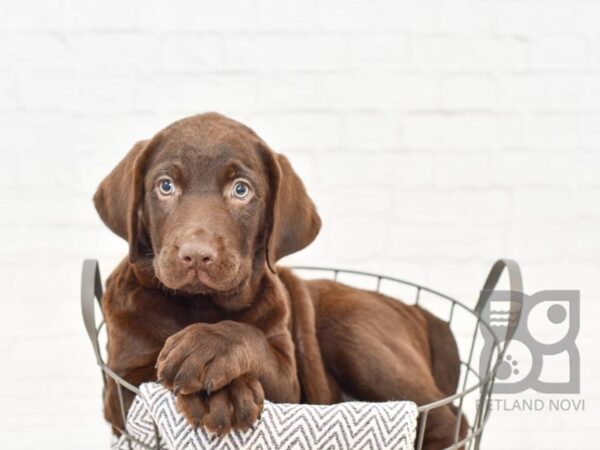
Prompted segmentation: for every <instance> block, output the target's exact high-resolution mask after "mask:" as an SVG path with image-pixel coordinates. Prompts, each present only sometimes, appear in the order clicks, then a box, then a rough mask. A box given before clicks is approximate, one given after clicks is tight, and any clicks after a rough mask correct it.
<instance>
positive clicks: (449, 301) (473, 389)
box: [81, 259, 523, 450]
mask: <svg viewBox="0 0 600 450" xmlns="http://www.w3.org/2000/svg"><path fill="white" fill-rule="evenodd" d="M294 269H295V270H297V271H299V272H304V273H309V274H310V273H312V274H318V275H319V278H324V276H323V275H326V276H328V277H329V278H331V279H333V280H336V281H340V278H341V277H342V276H343V277H345V278H349V277H348V276H350V277H352V276H355V277H361V278H362V279H363V284H364V281H366V280H369V281H370V282H371V284H372V286H371V287H370V288H371V290H375V291H377V292H382V293H387V292H386V291H385V290H384V289H383V288H384V285H386V284H387V285H396V287H397V286H402V287H404V288H409V289H410V290H413V291H414V304H416V305H419V304H422V303H423V296H424V295H425V294H427V295H429V296H431V297H433V298H434V299H435V301H436V303H435V304H430V305H431V306H430V307H429V308H428V309H430V310H431V312H433V313H434V314H436V315H438V317H439V314H437V312H438V311H439V310H440V309H442V308H440V306H441V305H440V303H438V302H445V304H446V305H449V307H448V308H447V309H448V318H447V320H446V321H447V323H448V324H449V325H450V326H451V327H453V325H454V324H455V323H456V321H457V320H456V319H455V317H456V315H457V313H458V311H462V312H463V313H465V314H466V315H467V316H470V317H471V319H473V320H474V322H475V326H474V327H473V329H472V337H471V338H470V345H467V346H466V347H468V348H469V350H468V356H466V358H465V357H464V355H463V352H464V351H465V350H464V349H463V348H462V347H464V346H461V345H460V342H459V351H460V353H461V361H460V364H461V382H460V384H459V386H460V388H459V390H458V392H457V393H456V394H454V395H452V396H449V397H446V398H443V399H441V400H438V401H435V402H432V403H428V404H425V405H419V406H418V412H419V420H418V432H417V438H416V442H415V449H416V450H421V448H422V445H423V439H424V436H425V426H426V423H427V418H428V415H429V413H430V412H431V411H432V410H433V409H435V408H440V407H443V406H445V405H450V404H452V405H454V407H455V409H456V411H457V415H456V417H457V419H456V423H455V432H454V443H453V444H452V445H451V446H449V447H447V448H446V449H445V450H452V449H459V448H468V449H479V448H480V444H481V438H482V435H483V430H484V427H485V425H486V424H487V422H488V420H489V416H490V412H491V408H490V404H491V398H492V389H493V386H494V380H495V377H496V370H497V368H498V365H499V364H500V363H501V362H502V360H503V358H504V354H505V351H506V348H507V346H508V344H509V343H510V340H511V339H512V337H513V335H514V332H515V330H516V327H517V325H518V323H519V320H520V314H521V302H522V291H523V287H522V278H521V271H520V269H519V266H518V264H517V263H516V262H514V261H512V260H504V259H501V260H498V261H496V263H495V264H494V265H493V266H492V268H491V270H490V272H489V275H488V277H487V279H486V281H485V283H484V286H483V289H482V290H481V293H480V296H479V299H478V301H477V304H476V306H475V308H473V309H471V308H469V307H468V306H466V305H465V304H464V303H462V302H460V301H458V300H456V299H454V298H452V297H450V296H448V295H445V294H443V293H441V292H439V291H436V290H434V289H430V288H428V287H425V286H422V285H419V284H417V283H412V282H409V281H405V280H402V279H399V278H394V277H389V276H384V275H378V274H374V273H369V272H362V271H357V270H345V269H336V268H327V267H307V266H299V267H294ZM504 269H506V271H507V273H508V278H509V284H510V318H511V320H510V322H509V324H508V326H507V327H506V333H505V335H504V336H498V334H497V329H494V328H492V326H491V325H490V323H489V322H488V321H487V320H485V319H484V318H483V317H482V312H483V310H484V307H485V306H486V304H487V302H488V301H489V300H490V298H491V296H492V293H493V292H494V289H495V287H496V284H497V283H498V280H499V279H500V276H501V274H502V272H503V270H504ZM343 281H344V282H345V283H346V284H352V283H351V282H349V279H344V280H343ZM367 284H368V283H367ZM360 287H365V286H364V285H363V286H360ZM102 295H103V289H102V280H101V277H100V271H99V268H98V261H97V260H92V259H88V260H85V261H84V263H83V271H82V284H81V303H82V313H83V319H84V323H85V326H86V329H87V332H88V335H89V337H90V340H91V342H92V346H93V348H94V353H95V355H96V361H97V363H98V365H99V366H100V368H101V370H102V375H103V381H104V385H105V386H106V382H107V378H110V379H112V380H113V381H114V382H115V383H116V386H117V392H118V397H119V402H120V408H121V414H122V419H123V423H124V424H126V423H127V420H126V419H127V417H126V410H125V409H126V408H125V406H124V402H123V389H126V390H128V391H130V392H131V393H133V394H136V395H137V394H138V393H139V390H138V388H137V387H136V386H134V385H132V384H131V383H129V382H127V381H126V380H124V379H123V378H121V377H120V376H119V375H118V374H116V373H115V372H114V371H112V370H111V369H110V367H108V366H107V365H106V363H105V361H104V358H103V356H102V353H101V349H100V343H99V336H100V334H101V332H102V330H103V328H104V326H105V322H104V320H103V319H101V320H100V322H99V323H97V322H96V317H95V305H94V299H96V300H97V301H98V306H99V308H100V311H102ZM480 328H485V329H486V330H487V332H488V333H489V334H488V335H489V336H491V338H492V339H493V345H492V346H491V347H490V348H489V349H487V350H486V349H485V348H484V349H483V352H482V355H481V358H483V363H482V361H481V358H480V364H479V367H477V365H476V363H475V361H474V357H475V353H476V352H475V349H476V347H477V345H476V344H477V343H478V338H479V337H480V336H481V334H482V333H481V331H480ZM482 367H484V368H485V369H484V370H482V369H481V368H482ZM471 379H474V381H473V382H471V383H469V381H470V380H471ZM473 396H475V399H476V402H475V404H474V405H471V408H470V409H473V406H474V414H472V416H473V417H472V418H471V419H470V420H469V426H468V429H469V431H468V433H467V436H466V437H464V438H462V439H460V437H459V430H460V425H461V423H460V422H461V420H462V413H463V412H465V413H466V412H467V411H466V410H467V409H469V408H467V401H466V399H467V398H469V397H471V398H472V397H473ZM119 431H120V432H121V434H122V435H123V436H125V437H126V439H127V442H128V444H129V448H132V447H131V446H132V445H133V444H135V445H136V446H137V447H138V448H143V449H150V450H152V449H157V450H161V449H162V448H163V447H162V446H161V439H160V436H159V432H158V427H157V426H156V424H154V433H155V441H154V442H155V443H156V446H154V447H150V446H148V445H147V444H145V443H143V442H140V441H138V440H137V439H135V438H134V437H133V436H131V435H130V434H129V433H128V432H127V430H119Z"/></svg>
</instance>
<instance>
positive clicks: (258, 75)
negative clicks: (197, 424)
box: [0, 0, 600, 450]
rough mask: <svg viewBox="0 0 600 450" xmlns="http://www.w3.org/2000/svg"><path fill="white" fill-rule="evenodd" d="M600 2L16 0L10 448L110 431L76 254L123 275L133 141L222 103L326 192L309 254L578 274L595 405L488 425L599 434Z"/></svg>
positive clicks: (444, 285)
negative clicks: (116, 180) (100, 194)
mask: <svg viewBox="0 0 600 450" xmlns="http://www.w3.org/2000/svg"><path fill="white" fill-rule="evenodd" d="M599 22H600V1H597V0H549V1H541V0H522V1H521V0H489V1H484V0H459V1H455V0H413V1H406V0H381V1H377V2H366V1H358V0H353V1H350V2H348V1H346V0H323V1H316V0H307V1H293V0H284V1H279V0H248V1H241V2H236V1H230V0H227V1H218V2H216V1H212V2H208V1H203V0H202V1H199V0H193V1H192V0H177V1H164V0H148V1H141V0H121V1H113V0H111V1H109V2H92V1H87V0H83V1H82V0H43V1H42V0H37V1H36V0H22V1H9V0H5V1H2V2H0V130H1V131H2V145H1V146H0V167H2V177H1V178H0V187H1V189H0V210H1V211H2V213H1V214H0V242H1V243H2V245H1V251H0V282H1V285H2V287H3V295H2V301H1V302H0V360H1V361H2V370H1V371H0V405H1V406H0V436H2V442H3V447H6V448H15V449H25V450H28V449H34V448H40V447H45V448H59V447H60V448H61V449H62V448H72V449H81V448H86V449H95V448H97V449H100V448H107V446H108V442H109V430H108V427H107V426H106V425H105V424H104V422H103V419H102V416H101V401H100V393H101V382H100V376H99V373H98V370H96V367H95V363H94V358H93V356H92V352H91V347H90V346H89V344H88V342H87V340H86V339H87V338H86V336H85V334H84V330H83V325H82V323H81V319H80V312H79V304H78V295H79V270H80V264H81V260H82V259H83V258H85V257H96V258H99V259H100V260H101V265H102V269H103V272H104V276H106V275H108V273H109V271H110V270H112V268H113V267H114V266H115V264H116V263H117V262H118V261H119V260H120V258H121V257H123V256H124V255H125V252H126V245H125V243H124V242H122V241H120V240H119V239H118V238H117V237H115V236H114V235H112V234H111V233H110V231H109V230H108V229H107V228H105V227H104V226H103V225H102V224H101V222H100V220H99V219H98V217H97V215H96V213H95V211H94V209H93V206H92V203H91V196H92V194H93V192H94V189H95V187H96V186H97V184H98V182H99V181H100V179H101V178H102V177H103V176H104V175H105V174H107V173H108V171H109V170H110V169H111V168H112V167H113V166H114V165H115V164H116V162H117V161H118V160H119V159H120V158H121V157H122V156H123V155H124V154H125V152H126V151H127V150H128V149H129V148H130V147H131V146H132V145H133V143H134V142H135V141H137V140H139V139H142V138H147V137H149V136H151V135H152V133H154V132H155V131H157V130H158V129H160V128H161V127H163V126H165V125H167V124H168V123H170V122H171V121H173V120H175V119H178V118H181V117H182V116H185V115H189V114H193V113H197V112H203V111H208V110H216V111H220V112H222V113H225V114H228V115H231V116H233V117H235V118H237V119H239V120H241V121H243V122H245V123H247V124H248V125H250V126H251V127H253V128H254V129H255V130H256V131H257V132H258V133H259V134H260V135H261V136H263V137H264V138H265V139H266V140H267V142H269V143H270V145H271V146H272V147H273V148H274V149H276V150H277V151H280V152H283V153H286V154H288V155H289V157H290V159H291V161H292V163H293V164H294V165H295V166H296V168H297V170H298V172H299V173H300V175H301V176H302V177H303V179H304V180H305V181H306V184H307V186H308V189H309V191H310V193H311V194H312V196H313V197H314V199H315V201H316V202H317V204H318V206H319V210H320V213H321V215H322V218H323V222H324V227H323V231H322V234H321V235H320V237H319V238H318V239H317V241H316V242H315V243H314V244H313V245H312V246H311V247H310V248H309V249H307V250H306V251H304V252H302V253H301V254H298V255H295V256H293V257H290V258H289V262H290V263H303V264H323V265H335V266H340V267H351V268H358V269H366V270H372V271H379V272H382V273H386V274H391V275H397V276H399V277H401V278H406V279H412V280H414V281H416V282H421V283H424V284H427V285H431V286H432V287H434V288H437V289H439V290H441V291H445V292H448V293H449V294H453V295H456V296H458V297H460V298H462V299H464V300H465V301H466V302H467V303H469V304H473V303H474V302H475V298H476V295H477V291H478V289H479V288H480V287H481V284H482V282H483V279H484V277H485V275H486V273H487V270H488V267H489V266H490V265H491V263H492V262H493V261H494V260H495V259H496V258H499V257H510V258H514V259H516V260H518V261H519V262H520V263H521V264H522V267H523V272H524V279H525V288H526V291H527V292H530V293H532V292H536V291H538V290H542V289H550V288H571V289H581V291H582V311H583V317H582V326H581V332H580V336H579V339H578V343H579V348H580V352H581V361H582V363H581V364H582V374H583V375H582V396H583V397H584V398H585V400H586V412H584V413H575V412H571V413H564V412H562V413H547V412H538V413H530V414H529V415H528V416H524V415H523V414H520V413H508V412H498V413H495V414H494V415H492V419H491V421H490V423H489V431H488V435H487V436H486V437H485V439H484V445H485V447H486V448H492V449H494V448H498V449H504V448H506V449H521V448H522V449H529V448H556V447H557V446H566V447H571V448H572V447H578V448H581V449H583V448H590V449H591V448H595V447H596V446H597V444H596V442H594V440H593V439H585V436H586V435H589V434H590V433H591V431H592V430H595V428H596V427H597V418H596V419H594V416H593V414H594V410H595V411H597V410H598V408H599V407H600V388H599V387H598V382H597V379H598V376H599V375H600V372H599V368H600V356H599V355H600V354H599V353H598V352H597V348H598V345H599V344H600V331H599V330H600V329H599V328H598V327H597V325H596V324H595V323H592V322H593V320H594V318H595V317H597V315H598V314H600V302H598V301H597V299H596V298H595V297H596V296H597V294H600V290H599V289H598V285H599V283H600V282H599V276H600V231H599V230H600V28H598V23H599ZM525 422H526V423H527V424H528V425H527V426H524V423H525ZM559 423H560V424H561V425H560V426H557V424H559ZM59 442H60V444H59ZM563 444H564V445H563Z"/></svg>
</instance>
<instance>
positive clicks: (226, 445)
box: [113, 383, 418, 450]
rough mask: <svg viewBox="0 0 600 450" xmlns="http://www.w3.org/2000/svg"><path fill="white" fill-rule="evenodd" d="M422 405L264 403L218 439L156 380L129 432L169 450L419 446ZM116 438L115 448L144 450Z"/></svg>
mask: <svg viewBox="0 0 600 450" xmlns="http://www.w3.org/2000/svg"><path fill="white" fill-rule="evenodd" d="M417 416H418V414H417V407H416V405H415V404H414V403H412V402H385V403H366V402H345V403H340V404H337V405H327V406H322V405H292V404H281V403H269V402H265V406H264V411H263V413H262V416H261V418H260V420H259V421H258V422H257V424H256V425H255V426H254V429H252V430H249V431H245V432H233V433H230V434H228V435H226V436H223V437H217V436H215V435H212V434H210V433H207V432H206V431H204V430H202V429H201V428H198V429H194V428H193V427H192V426H191V425H189V424H188V422H187V421H186V420H185V418H184V417H183V416H182V415H180V414H179V413H178V412H177V410H176V408H175V397H174V396H173V394H172V393H171V392H170V391H168V390H166V389H164V388H163V387H162V386H161V385H159V384H156V383H146V384H143V385H141V386H140V394H139V395H138V396H137V397H136V399H135V400H134V402H133V404H132V406H131V408H130V409H129V413H128V416H127V432H128V433H129V435H130V436H132V437H133V438H134V439H135V440H137V441H138V442H141V443H143V444H145V446H148V447H150V448H156V437H155V436H156V434H155V425H156V429H157V430H158V435H159V436H160V438H159V439H160V441H161V442H160V445H161V448H163V449H170V450H183V449H186V450H190V449H193V450H196V449H198V450H200V449H202V450H213V449H214V450H216V449H218V450H234V449H248V450H250V449H252V450H259V449H260V450H279V449H281V450H283V449H285V450H292V449H293V450H313V449H328V450H343V449H348V450H349V449H353V450H357V449H373V450H375V449H377V450H380V449H395V450H405V449H406V450H408V449H412V448H414V440H415V435H416V427H417ZM127 441H128V439H127V438H126V437H125V436H121V437H120V438H119V439H115V441H114V442H113V449H114V450H130V449H132V450H138V449H141V448H144V447H143V446H141V445H139V444H136V443H135V442H131V443H128V442H127Z"/></svg>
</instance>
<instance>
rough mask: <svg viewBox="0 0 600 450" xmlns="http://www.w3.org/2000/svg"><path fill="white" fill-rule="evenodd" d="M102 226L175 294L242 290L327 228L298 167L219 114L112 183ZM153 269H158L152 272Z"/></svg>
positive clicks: (158, 140)
mask: <svg viewBox="0 0 600 450" xmlns="http://www.w3.org/2000/svg"><path fill="white" fill-rule="evenodd" d="M94 203H95V205H96V209H97V211H98V213H99V214H100V217H101V218H102V220H103V221H104V223H106V225H107V226H108V227H109V228H110V229H111V230H112V231H113V232H115V233H116V234H117V235H119V236H121V237H122V238H124V239H126V240H127V241H128V242H129V259H130V261H131V262H138V261H140V262H143V263H151V266H152V267H153V269H154V272H155V274H156V276H157V278H158V279H159V280H160V281H161V283H162V284H163V285H164V286H166V287H167V288H170V289H174V290H178V291H182V292H186V293H190V294H217V293H228V292H234V291H236V290H238V289H239V288H240V287H241V286H243V284H244V283H246V282H247V281H248V280H249V279H250V278H251V275H252V274H254V273H256V272H259V271H262V270H265V268H268V270H271V271H273V272H275V263H276V261H277V260H279V259H280V258H282V257H284V256H286V255H289V254H291V253H294V252H296V251H298V250H301V249H302V248H304V247H306V246H307V245H308V244H310V243H311V242H312V241H313V240H314V238H315V237H316V235H317V233H318V232H319V229H320V224H321V222H320V219H319V216H318V214H317V212H316V209H315V206H314V204H313V202H312V201H311V200H310V198H309V197H308V195H307V193H306V190H305V188H304V185H303V184H302V181H301V180H300V179H299V178H298V176H297V175H296V173H295V172H294V170H293V169H292V167H291V166H290V164H289V162H288V160H287V159H286V158H285V157H284V156H282V155H279V154H276V153H274V152H272V151H271V150H270V149H269V148H268V146H267V145H266V144H265V143H264V142H263V141H262V140H261V139H260V138H259V137H258V136H257V135H256V134H255V133H254V132H253V131H252V130H251V129H249V128H248V127H246V126H244V125H242V124H240V123H238V122H236V121H234V120H231V119H228V118H226V117H224V116H221V115H219V114H214V113H210V114H202V115H199V116H193V117H190V118H187V119H183V120H181V121H179V122H175V123H174V124H172V125H171V126H169V127H167V128H166V129H164V130H163V131H161V132H159V133H158V134H157V135H156V136H155V137H154V138H152V139H150V140H148V141H141V142H138V143H137V144H136V145H135V146H134V147H133V148H132V149H131V150H130V151H129V153H128V154H127V155H126V156H125V158H124V159H123V160H122V161H121V162H120V163H119V164H118V165H117V167H115V169H114V170H113V171H112V172H111V173H110V174H109V175H108V176H107V177H106V178H105V179H104V180H103V181H102V183H101V184H100V186H99V188H98V190H97V192H96V194H95V196H94ZM148 265H150V264H148Z"/></svg>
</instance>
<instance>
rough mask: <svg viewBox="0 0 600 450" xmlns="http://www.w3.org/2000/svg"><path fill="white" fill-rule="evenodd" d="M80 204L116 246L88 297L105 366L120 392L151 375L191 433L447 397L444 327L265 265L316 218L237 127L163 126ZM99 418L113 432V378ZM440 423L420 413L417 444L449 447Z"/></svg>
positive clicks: (291, 247) (191, 121) (215, 123)
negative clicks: (97, 316) (119, 240)
mask: <svg viewBox="0 0 600 450" xmlns="http://www.w3.org/2000/svg"><path fill="white" fill-rule="evenodd" d="M165 180H166V181H165ZM240 180H241V181H240ZM240 185H243V186H242V187H240ZM244 186H245V187H244ZM171 187H172V189H171ZM246 188H248V190H246ZM94 201H95V204H96V208H97V210H98V212H99V214H100V217H101V218H102V219H103V221H104V222H105V223H106V224H107V225H108V227H109V228H110V229H111V230H113V231H114V232H115V233H116V234H118V235H119V236H121V237H123V238H124V239H126V240H127V241H128V242H129V246H130V252H129V258H127V259H125V260H124V261H123V262H122V263H121V264H120V265H119V266H118V267H117V269H116V270H115V271H114V272H113V273H112V275H111V276H110V277H109V279H108V282H107V289H106V294H105V296H104V299H103V303H104V305H103V307H104V314H105V317H106V322H107V328H108V336H109V339H108V365H109V366H110V367H111V368H112V369H113V370H114V371H115V372H116V373H118V374H119V375H120V376H122V377H123V378H125V379H126V380H128V381H129V382H131V383H133V384H135V385H139V384H140V383H143V382H145V381H152V380H157V379H159V380H160V381H161V382H162V383H163V384H164V385H165V386H166V387H168V388H170V389H173V390H174V391H175V393H176V396H177V405H178V408H179V409H180V410H181V412H182V413H183V414H184V415H185V416H186V417H187V418H188V420H189V421H190V422H191V423H194V424H196V425H200V426H203V427H205V428H207V429H208V430H210V431H213V432H217V433H226V432H228V431H229V430H231V429H232V428H233V429H246V428H248V427H249V426H251V425H252V423H254V421H255V420H257V418H258V417H259V414H260V411H261V409H262V404H263V399H264V398H267V399H268V400H270V401H273V402H293V403H297V402H307V403H316V404H318V403H322V404H328V403H334V402H337V401H340V400H341V399H342V393H346V394H349V395H351V396H352V397H354V398H357V399H359V400H365V401H385V400H412V401H415V402H416V403H418V404H423V403H427V402H431V401H434V400H438V399H440V398H443V397H444V396H447V395H450V394H452V393H454V391H455V390H456V386H457V383H458V376H459V360H458V352H457V349H456V344H455V342H454V338H453V336H452V334H451V332H450V330H449V327H448V326H447V324H446V323H444V322H442V321H440V320H439V319H437V318H436V317H434V316H433V315H431V314H430V313H428V312H427V311H424V310H423V309H420V308H419V307H415V306H407V305H405V304H403V303H401V302H399V301H397V300H394V299H391V298H388V297H386V296H384V295H380V294H378V293H375V292H369V291H364V290H359V289H354V288H351V287H348V286H345V285H342V284H339V283H335V282H332V281H325V280H317V281H303V280H301V279H299V278H297V277H296V276H295V275H294V274H293V273H292V272H291V271H289V270H288V269H285V268H281V267H276V266H275V263H276V261H277V260H278V259H280V258H282V257H283V256H285V255H288V254H290V253H293V252H296V251H298V250H300V249H302V248H304V247H305V246H307V245H308V244H310V243H311V242H312V241H313V239H314V238H315V237H316V235H317V233H318V231H319V228H320V219H319V216H318V214H317V212H316V209H315V207H314V205H313V203H312V201H311V200H310V198H309V197H308V195H307V193H306V191H305V189H304V186H303V184H302V182H301V181H300V179H299V178H298V177H297V175H296V174H295V173H294V171H293V169H292V168H291V166H290V164H289V162H288V161H287V159H286V158H285V157H283V156H282V155H278V154H275V153H274V152H272V151H271V150H270V149H269V148H268V147H267V145H266V144H265V143H264V142H263V141H262V140H261V139H260V138H259V137H258V136H257V135H256V134H255V133H254V132H253V131H252V130H250V129H249V128H247V127H245V126H244V125H242V124H240V123H238V122H235V121H233V120H231V119H228V118H226V117H223V116H221V115H218V114H214V113H211V114H203V115H199V116H194V117H191V118H188V119H184V120H182V121H179V122H176V123H174V124H173V125H171V126H169V127H167V128H166V129H164V130H163V131H161V132H159V133H158V134H157V135H156V136H154V137H153V138H152V139H150V140H148V141H142V142H139V143H137V144H136V145H135V146H134V147H133V149H132V150H131V151H130V152H129V153H128V154H127V156H125V158H124V159H123V161H121V163H119V165H118V166H117V167H116V168H115V169H114V170H113V171H112V172H111V173H110V174H109V175H108V176H107V178H106V179H105V180H104V181H103V182H102V183H101V185H100V187H99V188H98V191H97V192H96V195H95V197H94ZM124 394H125V404H126V407H127V408H128V407H129V405H130V403H131V401H132V398H131V397H130V396H129V395H127V393H125V392H124ZM105 415H106V418H107V420H108V421H110V422H111V423H112V425H113V427H114V430H115V432H118V429H120V428H122V427H123V421H122V417H121V413H120V408H119V400H118V394H117V388H116V386H115V384H114V383H112V382H109V384H108V386H107V390H106V395H105ZM455 420H456V416H455V413H454V412H453V411H452V409H451V408H450V407H442V408H439V409H437V410H434V411H432V412H431V413H430V415H429V418H428V421H427V432H426V436H425V448H429V449H434V448H443V447H445V446H447V445H450V444H451V443H452V438H453V433H454V424H455ZM465 432H466V422H465V421H464V419H463V421H462V426H461V435H463V436H464V434H465Z"/></svg>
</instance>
